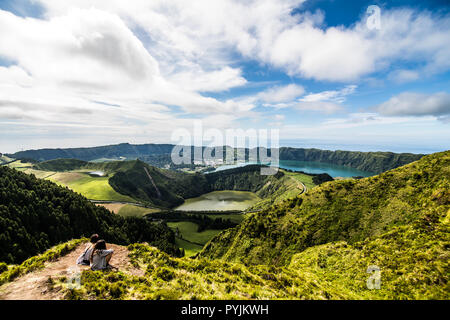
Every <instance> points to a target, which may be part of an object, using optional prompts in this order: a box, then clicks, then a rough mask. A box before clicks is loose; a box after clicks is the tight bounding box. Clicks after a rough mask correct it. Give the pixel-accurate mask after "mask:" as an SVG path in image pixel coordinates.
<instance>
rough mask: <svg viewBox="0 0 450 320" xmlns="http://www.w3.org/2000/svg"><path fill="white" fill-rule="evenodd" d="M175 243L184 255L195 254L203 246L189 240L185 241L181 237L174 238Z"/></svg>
mask: <svg viewBox="0 0 450 320" xmlns="http://www.w3.org/2000/svg"><path fill="white" fill-rule="evenodd" d="M175 244H176V245H177V246H178V247H179V248H183V249H184V255H185V257H191V256H193V255H195V254H196V253H197V252H200V251H201V250H202V248H203V247H202V246H199V245H196V244H193V243H191V242H187V241H185V240H183V239H179V238H176V239H175Z"/></svg>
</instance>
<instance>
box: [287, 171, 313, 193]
mask: <svg viewBox="0 0 450 320" xmlns="http://www.w3.org/2000/svg"><path fill="white" fill-rule="evenodd" d="M284 174H285V175H287V176H288V177H291V178H293V179H295V180H297V181H299V182H303V183H304V184H305V186H306V187H307V188H308V189H312V188H314V187H315V186H316V185H315V184H314V182H313V181H312V178H313V177H312V176H309V175H306V174H303V173H297V172H287V171H284Z"/></svg>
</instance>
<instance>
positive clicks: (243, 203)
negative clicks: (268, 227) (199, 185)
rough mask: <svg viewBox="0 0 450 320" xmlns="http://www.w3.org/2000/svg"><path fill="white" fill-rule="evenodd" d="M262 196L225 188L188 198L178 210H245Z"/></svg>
mask: <svg viewBox="0 0 450 320" xmlns="http://www.w3.org/2000/svg"><path fill="white" fill-rule="evenodd" d="M259 200H260V198H259V197H258V196H257V195H256V194H255V193H253V192H248V191H235V190H223V191H213V192H209V193H205V194H202V195H201V196H199V197H196V198H191V199H186V200H185V201H184V203H183V204H182V205H181V206H179V207H177V208H176V210H183V211H207V210H217V211H226V210H245V209H247V208H248V207H250V206H252V205H253V204H255V203H256V202H258V201H259Z"/></svg>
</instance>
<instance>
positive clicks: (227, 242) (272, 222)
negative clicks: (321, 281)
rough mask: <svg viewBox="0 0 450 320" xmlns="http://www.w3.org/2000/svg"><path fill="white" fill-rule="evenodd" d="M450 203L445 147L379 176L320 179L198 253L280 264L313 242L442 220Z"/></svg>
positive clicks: (355, 237) (359, 238)
mask: <svg viewBox="0 0 450 320" xmlns="http://www.w3.org/2000/svg"><path fill="white" fill-rule="evenodd" d="M368 195H370V196H368ZM449 205H450V151H447V152H442V153H437V154H433V155H429V156H425V157H423V158H422V159H421V160H419V161H417V162H414V163H411V164H409V165H407V166H404V167H401V168H398V169H395V170H391V171H388V172H385V173H383V174H381V175H378V176H374V177H370V178H365V179H361V180H343V181H333V182H327V183H324V184H323V185H321V186H319V187H317V188H314V189H312V190H310V192H308V193H307V194H304V195H301V196H299V197H297V198H295V199H292V200H289V201H286V202H284V203H282V204H280V205H275V206H272V207H270V208H268V209H265V210H263V211H262V212H258V213H254V214H253V215H251V216H250V217H248V218H247V219H246V220H244V221H243V223H242V224H241V225H239V226H238V227H236V228H233V229H229V230H226V231H224V232H222V233H221V234H219V235H218V236H217V237H215V238H213V239H212V240H211V241H210V242H209V243H208V244H207V245H206V246H205V248H204V250H203V251H202V252H201V256H202V257H209V258H222V259H226V260H228V261H239V262H245V263H251V264H260V263H264V264H276V265H284V264H286V263H289V262H290V260H291V258H292V256H293V255H294V254H295V253H298V252H301V251H303V250H305V249H307V248H308V247H311V246H315V245H320V244H325V243H329V242H334V241H347V242H348V243H355V242H357V241H363V240H365V239H368V238H370V237H375V236H381V235H382V234H385V233H387V232H389V230H391V229H392V228H393V227H395V226H402V225H410V224H412V223H424V224H427V223H430V224H431V223H436V221H441V220H442V219H445V218H446V214H447V215H448V212H449V208H450V206H449ZM446 219H448V217H447V218H446ZM447 240H448V235H447ZM405 245H406V244H405Z"/></svg>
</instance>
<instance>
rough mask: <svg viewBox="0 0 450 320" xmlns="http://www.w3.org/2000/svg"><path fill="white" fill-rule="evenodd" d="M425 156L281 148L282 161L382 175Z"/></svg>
mask: <svg viewBox="0 0 450 320" xmlns="http://www.w3.org/2000/svg"><path fill="white" fill-rule="evenodd" d="M422 156H423V154H412V153H393V152H381V151H379V152H361V151H342V150H336V151H330V150H320V149H302V148H280V159H281V160H299V161H318V162H325V163H332V164H336V165H341V166H346V167H351V168H355V169H358V170H362V171H367V172H373V173H381V172H384V171H387V170H391V169H394V168H397V167H400V166H403V165H405V164H408V163H411V162H413V161H416V160H419V159H420V158H421V157H422Z"/></svg>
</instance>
